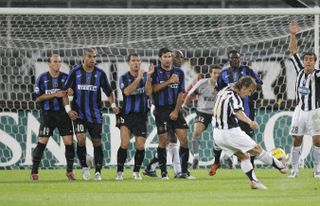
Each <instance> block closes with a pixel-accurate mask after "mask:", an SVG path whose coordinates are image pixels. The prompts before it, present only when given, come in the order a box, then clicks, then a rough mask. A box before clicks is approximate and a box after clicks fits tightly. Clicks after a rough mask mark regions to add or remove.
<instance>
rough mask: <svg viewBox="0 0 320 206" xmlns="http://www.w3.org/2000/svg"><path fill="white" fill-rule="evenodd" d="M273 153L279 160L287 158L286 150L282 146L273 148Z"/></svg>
mask: <svg viewBox="0 0 320 206" xmlns="http://www.w3.org/2000/svg"><path fill="white" fill-rule="evenodd" d="M271 154H272V156H273V157H274V158H276V159H277V160H279V161H282V160H285V159H286V158H287V154H286V152H285V151H284V150H283V149H281V148H274V149H272V150H271Z"/></svg>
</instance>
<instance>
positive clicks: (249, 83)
mask: <svg viewBox="0 0 320 206" xmlns="http://www.w3.org/2000/svg"><path fill="white" fill-rule="evenodd" d="M256 87H257V83H256V82H255V80H254V79H253V78H252V77H249V76H246V77H241V78H240V79H239V80H238V81H237V82H236V83H235V84H234V85H233V86H228V87H226V88H224V89H222V90H221V91H220V92H219V93H218V95H217V98H216V103H215V105H214V109H213V118H212V125H213V127H214V130H213V138H214V141H215V143H216V144H217V145H218V147H220V148H221V149H222V150H224V151H225V152H226V153H227V154H229V155H236V156H237V157H238V158H239V159H240V160H241V163H240V166H241V169H242V171H243V172H244V173H245V174H246V175H247V176H248V178H249V180H250V186H251V188H252V189H267V187H266V186H264V185H263V184H262V183H261V182H260V181H259V180H258V179H257V177H256V175H255V171H254V169H253V165H252V163H251V162H250V155H252V156H256V157H257V158H258V159H259V160H261V161H262V162H264V163H266V164H268V165H272V166H273V167H275V168H276V169H278V170H279V171H280V172H281V173H286V172H287V168H286V166H285V165H284V164H283V163H282V162H280V161H279V160H277V159H275V158H274V157H273V156H271V154H269V153H268V152H266V151H264V150H263V149H262V148H261V146H260V145H258V144H257V143H256V142H255V141H254V140H253V139H252V138H251V137H250V136H249V135H247V134H246V133H245V132H244V131H243V130H242V129H241V128H240V126H239V120H241V121H242V122H244V123H246V124H248V125H249V126H250V128H252V129H257V128H258V127H259V125H258V124H257V122H255V121H252V120H251V119H250V118H249V117H248V116H247V115H246V114H245V113H244V108H243V103H242V99H241V98H244V97H246V96H250V95H251V94H252V93H253V92H254V91H255V90H256ZM249 154H250V155H249Z"/></svg>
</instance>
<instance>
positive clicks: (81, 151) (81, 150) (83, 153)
mask: <svg viewBox="0 0 320 206" xmlns="http://www.w3.org/2000/svg"><path fill="white" fill-rule="evenodd" d="M77 155H78V158H79V162H80V165H81V167H88V165H87V160H86V159H87V148H86V145H84V146H80V145H79V144H77Z"/></svg>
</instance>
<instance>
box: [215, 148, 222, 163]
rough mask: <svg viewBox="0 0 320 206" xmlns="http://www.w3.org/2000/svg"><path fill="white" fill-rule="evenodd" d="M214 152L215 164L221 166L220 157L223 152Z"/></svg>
mask: <svg viewBox="0 0 320 206" xmlns="http://www.w3.org/2000/svg"><path fill="white" fill-rule="evenodd" d="M213 152H214V164H220V156H221V152H222V150H215V149H214V150H213Z"/></svg>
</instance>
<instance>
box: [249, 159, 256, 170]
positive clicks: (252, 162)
mask: <svg viewBox="0 0 320 206" xmlns="http://www.w3.org/2000/svg"><path fill="white" fill-rule="evenodd" d="M255 158H256V156H250V162H251V164H252V166H253V169H254V167H255V166H254V159H255Z"/></svg>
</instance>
